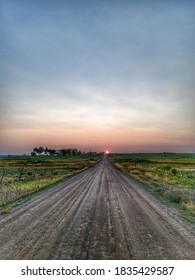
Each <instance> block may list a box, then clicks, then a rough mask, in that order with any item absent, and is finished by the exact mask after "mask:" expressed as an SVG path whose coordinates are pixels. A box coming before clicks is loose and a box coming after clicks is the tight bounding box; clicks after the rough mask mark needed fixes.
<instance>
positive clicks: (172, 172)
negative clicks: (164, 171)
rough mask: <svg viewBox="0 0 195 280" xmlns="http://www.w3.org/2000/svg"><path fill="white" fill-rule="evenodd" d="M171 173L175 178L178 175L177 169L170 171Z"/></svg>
mask: <svg viewBox="0 0 195 280" xmlns="http://www.w3.org/2000/svg"><path fill="white" fill-rule="evenodd" d="M170 173H171V174H172V175H174V176H175V175H177V169H176V168H174V167H172V168H171V170H170Z"/></svg>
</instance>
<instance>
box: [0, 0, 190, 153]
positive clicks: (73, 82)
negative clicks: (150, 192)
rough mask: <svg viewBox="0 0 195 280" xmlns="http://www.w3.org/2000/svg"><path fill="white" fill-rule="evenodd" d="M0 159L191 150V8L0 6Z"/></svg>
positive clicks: (102, 2) (184, 3)
mask: <svg viewBox="0 0 195 280" xmlns="http://www.w3.org/2000/svg"><path fill="white" fill-rule="evenodd" d="M0 38H1V40H0V154H20V153H30V152H31V151H32V149H33V148H34V147H35V146H44V147H49V148H56V149H60V148H66V147H67V148H68V147H71V148H73V147H75V148H78V149H80V150H82V151H88V150H93V151H105V150H109V151H110V152H118V153H120V152H130V153H133V152H181V153H183V152H195V110H194V107H195V78H194V77H195V52H194V49H195V1H193V0H163V1H161V0H159V1H152V0H147V1H144V0H132V1H131V0H72V1H68V0H63V1H62V0H55V1H54V0H44V1H43V0H33V1H32V0H17V1H15V0H1V2H0Z"/></svg>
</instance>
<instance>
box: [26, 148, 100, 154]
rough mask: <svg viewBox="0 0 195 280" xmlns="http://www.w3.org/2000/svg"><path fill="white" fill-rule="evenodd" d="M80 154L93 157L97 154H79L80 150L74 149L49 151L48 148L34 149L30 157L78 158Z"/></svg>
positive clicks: (90, 152)
mask: <svg viewBox="0 0 195 280" xmlns="http://www.w3.org/2000/svg"><path fill="white" fill-rule="evenodd" d="M81 154H90V155H95V154H97V153H96V152H92V151H89V152H81V151H80V150H77V149H75V148H68V149H65V148H63V149H60V150H56V149H49V148H47V147H46V148H44V147H35V148H34V149H33V151H32V152H31V155H32V156H40V155H45V156H79V155H81Z"/></svg>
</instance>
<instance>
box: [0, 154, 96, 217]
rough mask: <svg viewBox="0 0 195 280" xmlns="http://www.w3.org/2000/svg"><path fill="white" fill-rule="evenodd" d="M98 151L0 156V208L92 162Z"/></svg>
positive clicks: (92, 163) (5, 209) (50, 184)
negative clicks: (71, 154) (87, 153)
mask: <svg viewBox="0 0 195 280" xmlns="http://www.w3.org/2000/svg"><path fill="white" fill-rule="evenodd" d="M99 160H100V155H81V156H72V157H70V156H66V157H52V156H35V157H32V156H23V157H22V156H16V157H13V156H8V157H4V158H1V159H0V211H3V212H4V211H9V209H10V207H12V206H14V205H15V204H17V203H20V201H23V200H24V199H28V198H30V197H31V196H32V195H33V194H34V193H37V192H39V191H40V190H42V189H46V188H47V187H50V186H52V185H53V184H55V183H57V182H60V181H64V180H66V179H67V178H69V177H70V176H73V175H75V174H77V173H79V172H81V171H83V170H85V169H87V168H89V167H91V166H92V165H94V164H95V163H97V162H98V161H99Z"/></svg>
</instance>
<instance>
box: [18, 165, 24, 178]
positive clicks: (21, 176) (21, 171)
mask: <svg viewBox="0 0 195 280" xmlns="http://www.w3.org/2000/svg"><path fill="white" fill-rule="evenodd" d="M23 171H24V167H23V168H22V170H21V172H20V176H19V178H18V181H20V180H21V178H22V174H23Z"/></svg>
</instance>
